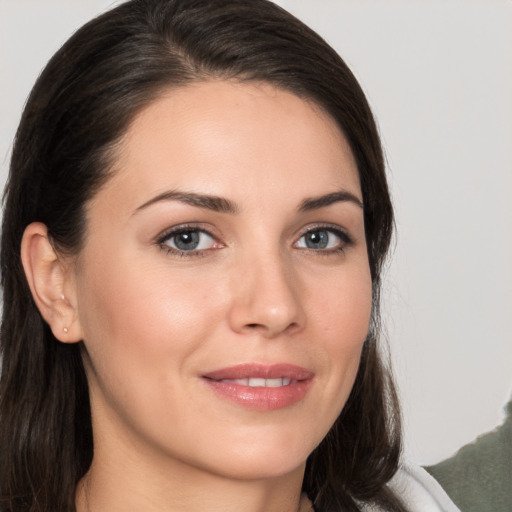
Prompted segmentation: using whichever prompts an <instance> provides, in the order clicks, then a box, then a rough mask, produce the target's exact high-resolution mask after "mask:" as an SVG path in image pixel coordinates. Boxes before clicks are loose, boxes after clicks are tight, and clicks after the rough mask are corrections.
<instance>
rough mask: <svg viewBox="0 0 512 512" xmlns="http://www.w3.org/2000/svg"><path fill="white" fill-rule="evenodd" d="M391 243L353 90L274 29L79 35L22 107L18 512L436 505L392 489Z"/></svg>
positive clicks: (239, 16)
mask: <svg viewBox="0 0 512 512" xmlns="http://www.w3.org/2000/svg"><path fill="white" fill-rule="evenodd" d="M392 223H393V216H392V208H391V203H390V199H389V193H388V190H387V184H386V178H385V173H384V164H383V158H382V151H381V147H380V142H379V138H378V134H377V130H376V128H375V123H374V121H373V117H372V114H371V112H370V109H369V107H368V104H367V102H366V100H365V97H364V95H363V93H362V91H361V89H360V87H359V85H358V84H357V82H356V80H355V79H354V77H353V76H352V74H351V73H350V71H349V70H348V68H347V67H346V65H345V64H344V62H343V61H342V60H341V59H340V58H339V56H338V55H337V54H336V53H335V52H334V51H333V50H332V49H331V48H330V47H329V46H327V45H326V43H325V42H323V41H322V40H321V39H320V38H319V37H318V36H317V35H316V34H315V33H313V32H312V31H311V30H309V29H307V27H305V26H304V25H303V24H301V23H300V22H299V21H297V20H296V19H294V18H293V17H291V16H290V15H289V14H287V13H286V12H284V11H283V10H281V9H280V8H278V7H276V6H275V5H273V4H272V3H270V2H267V1H266V0H222V1H215V0H214V1H212V0H187V1H185V0H171V1H169V0H132V1H130V2H126V3H124V4H122V5H120V6H119V7H117V8H115V9H113V10H112V11H110V12H107V13H105V14H104V15H102V16H100V17H99V18H97V19H95V20H93V21H91V22H90V23H88V24H87V25H85V26H84V27H83V28H82V29H81V30H79V31H78V32H77V33H76V34H75V35H74V36H73V37H72V38H71V39H70V40H69V41H68V42H67V43H66V44H65V45H64V46H63V48H62V49H61V50H60V51H59V52H58V53H57V54H56V55H55V56H54V57H53V58H52V60H51V61H50V62H49V64H48V66H47V67H46V69H45V70H44V71H43V73H42V75H41V77H40V78H39V79H38V81H37V83H36V85H35V87H34V89H33V91H32V93H31V95H30V97H29V100H28V102H27V106H26V108H25V112H24V114H23V117H22V120H21V123H20V127H19V130H18V133H17V136H16V143H15V146H14V149H13V155H12V161H11V171H10V176H9V181H8V184H7V189H6V196H5V212H4V220H3V233H2V253H1V255H2V280H3V286H4V304H5V306H4V316H3V323H2V350H3V371H2V381H1V388H0V393H1V397H0V406H1V413H2V422H1V425H0V432H1V434H0V445H1V448H0V450H1V453H2V457H1V462H0V489H1V492H2V506H3V510H6V511H55V510H62V511H67V510H77V511H79V512H89V511H91V512H101V511H107V510H108V511H114V510H123V511H124V510H145V511H146V510H147V511H150V510H191V511H192V510H212V511H214V510H223V511H229V510H244V511H256V510H265V511H280V512H288V511H290V512H291V511H293V512H295V511H296V510H310V509H311V506H314V509H315V510H316V511H318V512H319V511H341V510H343V511H345V510H347V511H350V510H370V508H369V507H380V508H381V509H383V510H396V511H401V510H406V509H407V508H409V504H408V503H406V502H407V501H408V500H409V502H411V503H412V502H414V501H417V502H418V501H421V500H422V499H427V498H428V497H429V496H430V494H429V493H428V492H427V493H425V492H424V491H422V489H423V487H421V485H419V486H418V485H416V486H415V485H414V484H413V485H412V486H411V484H410V480H411V478H410V477H404V476H403V475H404V472H403V470H401V473H399V476H398V477H395V480H393V481H392V483H389V482H390V480H391V479H392V477H393V475H395V474H396V473H397V470H398V466H399V453H400V427H399V413H398V405H397V401H396V396H395V392H394V389H393V385H392V382H391V380H390V377H389V375H388V374H387V371H386V370H385V369H384V368H383V366H382V364H381V362H380V359H379V355H378V350H377V342H378V330H379V312H378V308H379V285H380V271H381V267H382V264H383V261H384V258H385V255H386V251H387V249H388V246H389V241H390V236H391V231H392ZM406 474H408V473H406ZM408 478H409V480H408ZM408 482H409V483H408ZM435 492H436V493H437V492H438V490H436V491H435ZM411 493H412V494H417V493H419V495H421V496H420V498H419V499H416V498H415V497H413V498H411V499H409V497H410V495H411ZM430 499H434V498H432V497H431V498H430ZM439 499H441V500H443V499H444V496H441V498H439ZM413 505H414V504H413ZM447 507H449V505H447ZM410 508H411V509H412V507H410ZM418 510H419V509H418ZM438 510H441V508H439V507H438Z"/></svg>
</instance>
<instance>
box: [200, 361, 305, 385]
mask: <svg viewBox="0 0 512 512" xmlns="http://www.w3.org/2000/svg"><path fill="white" fill-rule="evenodd" d="M313 376H314V373H313V372H312V371H310V370H307V369H306V368H302V367H301V366H296V365H293V364H288V363H279V364H272V365H266V364H258V363H244V364H238V365H235V366H230V367H227V368H220V369H218V370H213V371H211V372H208V373H206V374H204V375H203V377H204V378H206V379H211V380H235V379H249V378H256V379H258V378H259V379H280V378H283V379H291V380H295V381H301V380H308V379H311V378H313Z"/></svg>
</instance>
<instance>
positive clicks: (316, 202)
mask: <svg viewBox="0 0 512 512" xmlns="http://www.w3.org/2000/svg"><path fill="white" fill-rule="evenodd" d="M339 202H349V203H354V204H356V205H357V206H359V207H360V208H364V206H363V203H362V201H361V200H360V199H359V198H358V197H357V196H355V195H354V194H352V192H349V191H348V190H338V191H337V192H332V193H330V194H325V195H323V196H318V197H310V198H307V199H304V201H302V203H301V204H300V206H299V211H300V212H307V211H311V210H318V209H319V208H324V207H326V206H330V205H331V204H334V203H339Z"/></svg>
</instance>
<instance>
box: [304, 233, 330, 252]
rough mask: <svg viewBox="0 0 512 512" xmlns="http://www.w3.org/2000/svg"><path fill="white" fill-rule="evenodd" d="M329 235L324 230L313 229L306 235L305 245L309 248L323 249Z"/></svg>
mask: <svg viewBox="0 0 512 512" xmlns="http://www.w3.org/2000/svg"><path fill="white" fill-rule="evenodd" d="M328 241H329V236H328V235H327V232H326V231H313V232H311V233H308V236H307V237H306V246H307V247H309V248H310V249H325V247H327V242H328Z"/></svg>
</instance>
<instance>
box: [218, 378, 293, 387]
mask: <svg viewBox="0 0 512 512" xmlns="http://www.w3.org/2000/svg"><path fill="white" fill-rule="evenodd" d="M291 381H292V380H291V379H286V378H285V379H261V378H251V379H223V380H222V381H221V382H232V383H234V384H239V385H241V386H249V387H251V388H279V387H281V386H289V385H290V383H291Z"/></svg>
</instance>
